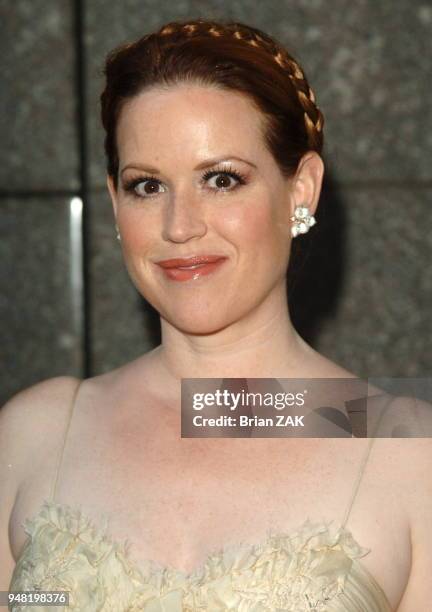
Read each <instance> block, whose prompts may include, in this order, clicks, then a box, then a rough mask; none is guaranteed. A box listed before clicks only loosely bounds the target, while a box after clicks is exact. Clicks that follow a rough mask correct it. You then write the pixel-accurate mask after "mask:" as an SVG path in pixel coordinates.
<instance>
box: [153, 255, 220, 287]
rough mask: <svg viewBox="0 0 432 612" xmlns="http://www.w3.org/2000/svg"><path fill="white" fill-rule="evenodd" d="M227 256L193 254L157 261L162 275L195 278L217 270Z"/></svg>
mask: <svg viewBox="0 0 432 612" xmlns="http://www.w3.org/2000/svg"><path fill="white" fill-rule="evenodd" d="M226 259H227V258H226V257H224V256H223V255H193V256H192V257H187V258H183V257H176V258H174V259H165V260H162V261H157V262H156V263H157V265H158V266H160V267H161V268H162V269H163V272H164V275H165V276H166V277H167V278H169V279H171V280H176V281H187V280H191V279H193V280H196V279H198V278H201V277H202V276H207V275H209V274H211V273H212V272H214V271H215V270H217V269H218V268H219V267H220V266H221V265H222V264H223V262H224V261H225V260H226Z"/></svg>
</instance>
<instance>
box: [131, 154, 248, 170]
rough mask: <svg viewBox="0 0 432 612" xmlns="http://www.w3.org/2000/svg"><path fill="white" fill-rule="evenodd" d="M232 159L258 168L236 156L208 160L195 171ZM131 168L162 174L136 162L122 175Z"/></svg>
mask: <svg viewBox="0 0 432 612" xmlns="http://www.w3.org/2000/svg"><path fill="white" fill-rule="evenodd" d="M230 159H236V160H238V161H241V162H244V163H245V164H249V166H253V167H254V168H256V165H255V164H253V163H252V162H250V161H248V160H247V159H243V158H242V157H238V156H236V155H227V156H224V157H216V158H213V159H206V160H205V161H203V162H201V163H200V164H198V166H195V168H194V170H203V169H204V168H208V167H209V166H215V165H216V164H220V163H221V162H224V161H229V160H230ZM129 168H132V169H135V170H145V171H146V172H151V173H152V174H160V170H159V169H158V168H152V167H150V166H145V165H143V164H138V163H134V162H132V163H131V164H127V166H125V167H124V168H122V170H121V172H120V174H123V172H124V171H125V170H128V169H129Z"/></svg>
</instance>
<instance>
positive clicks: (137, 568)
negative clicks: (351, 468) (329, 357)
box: [9, 384, 392, 612]
mask: <svg viewBox="0 0 432 612" xmlns="http://www.w3.org/2000/svg"><path fill="white" fill-rule="evenodd" d="M79 386H80V384H78V385H77V388H76V392H75V397H74V401H73V402H72V403H71V408H70V412H69V419H68V424H67V427H66V431H65V434H64V438H63V445H62V449H61V452H60V457H59V459H58V461H57V466H56V473H55V478H54V479H53V483H52V485H51V494H50V497H49V499H46V500H45V501H44V502H43V504H42V506H41V508H40V509H39V511H38V512H37V513H36V515H35V516H33V517H32V518H30V519H29V518H28V519H26V520H25V522H24V524H23V525H22V526H23V528H24V530H25V532H26V533H27V536H28V537H27V540H26V542H25V545H24V547H23V550H22V552H21V555H20V558H19V559H18V561H17V564H16V566H15V569H14V572H13V575H12V579H11V583H10V585H9V591H27V590H28V591H30V590H43V591H69V606H38V607H33V606H25V605H22V604H18V603H14V604H10V606H9V610H13V611H15V612H19V611H21V610H28V611H30V612H31V611H36V610H37V612H42V611H44V612H54V611H55V610H62V611H64V612H71V611H73V612H78V611H79V612H139V611H140V612H141V611H143V612H181V611H184V612H203V611H204V610H206V611H209V612H220V611H225V610H236V611H238V612H282V611H283V612H288V611H289V612H306V611H308V612H309V611H310V610H315V611H319V612H323V611H326V612H392V609H391V606H390V603H389V601H388V599H387V598H386V595H385V593H384V591H383V590H382V589H381V587H380V586H379V585H378V583H377V582H376V580H375V579H374V578H373V576H372V575H371V574H370V573H369V572H368V571H367V570H366V568H365V567H363V565H362V564H361V561H359V559H360V558H361V557H363V556H365V555H366V554H368V552H370V549H367V548H363V547H361V546H360V545H359V544H357V542H356V541H355V540H354V538H353V537H352V535H351V532H350V531H349V530H347V529H346V523H347V520H348V517H349V514H350V511H351V508H352V506H353V501H354V498H355V496H356V493H357V490H358V487H359V484H360V481H361V477H362V474H363V472H364V468H365V465H366V463H367V460H368V457H369V454H370V450H371V447H372V444H373V441H374V439H375V438H374V437H371V438H370V440H369V443H368V445H367V449H366V452H365V453H364V455H363V458H362V461H361V465H360V468H359V470H358V473H357V477H356V481H355V485H354V487H353V491H352V493H351V498H350V502H349V504H348V506H347V509H346V511H345V515H344V516H345V518H344V520H343V521H342V523H341V524H340V525H339V526H338V525H335V524H333V521H330V522H329V523H326V522H320V523H312V522H311V521H310V520H309V519H307V520H306V521H305V522H304V523H303V524H302V525H301V526H300V527H299V528H298V529H297V530H295V531H293V532H291V533H288V534H287V533H272V532H270V531H269V532H268V533H267V536H266V538H265V540H264V541H262V542H260V543H257V544H246V543H244V542H240V543H238V544H235V545H232V546H229V547H221V548H220V549H219V550H218V551H215V552H214V553H213V554H211V555H209V556H208V557H207V559H206V560H205V562H204V563H203V564H202V565H201V566H200V567H199V568H198V569H196V570H195V571H193V572H191V573H188V574H187V573H184V572H182V571H180V570H177V569H175V568H173V567H169V566H161V565H159V564H157V563H155V562H153V561H147V562H145V563H140V564H138V563H136V562H134V561H133V560H132V559H131V558H130V555H129V548H128V547H129V543H128V541H127V540H125V541H124V542H116V541H114V540H113V539H112V538H111V536H110V535H109V533H108V529H107V521H105V522H104V524H101V525H95V524H94V523H93V522H92V521H91V520H90V519H89V518H88V517H87V516H86V514H85V513H84V512H83V511H82V510H81V508H73V507H71V506H69V505H67V504H60V503H57V502H56V501H54V500H55V491H56V485H57V480H58V474H59V470H60V465H61V460H62V457H63V451H64V447H65V444H66V438H67V433H68V431H69V428H70V424H71V420H72V414H73V411H74V406H75V404H76V396H77V394H78V388H79Z"/></svg>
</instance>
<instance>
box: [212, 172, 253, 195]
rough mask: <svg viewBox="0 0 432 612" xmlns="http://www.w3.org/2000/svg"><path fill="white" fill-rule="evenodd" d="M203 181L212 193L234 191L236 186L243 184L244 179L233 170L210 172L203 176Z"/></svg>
mask: <svg viewBox="0 0 432 612" xmlns="http://www.w3.org/2000/svg"><path fill="white" fill-rule="evenodd" d="M212 179H215V180H214V181H212ZM203 180H204V181H207V182H208V183H209V185H210V187H211V189H213V190H214V191H234V189H236V187H237V186H238V185H244V184H245V177H244V176H243V175H241V174H239V173H238V172H235V171H233V170H231V171H229V170H225V171H224V170H210V171H209V172H206V173H205V174H204V176H203Z"/></svg>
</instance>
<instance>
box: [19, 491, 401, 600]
mask: <svg viewBox="0 0 432 612" xmlns="http://www.w3.org/2000/svg"><path fill="white" fill-rule="evenodd" d="M25 531H26V533H27V534H28V539H27V542H26V545H25V547H24V549H23V551H22V554H21V556H20V558H19V560H18V563H17V565H16V567H15V571H14V573H13V576H12V581H11V584H10V587H9V590H10V591H18V590H33V589H40V590H52V591H69V593H70V595H69V607H66V606H63V607H61V606H58V607H52V606H50V607H48V606H46V607H38V608H33V607H26V606H22V605H17V604H15V605H13V607H10V608H9V609H10V610H14V611H16V612H18V611H20V610H29V611H30V610H35V609H37V610H38V611H40V610H43V611H46V612H52V611H53V610H64V611H65V612H66V611H67V610H73V611H80V612H96V611H101V612H108V611H109V612H126V611H128V612H139V611H143V612H181V611H184V612H198V611H200V612H201V611H204V610H206V611H215V612H216V611H222V610H237V611H238V612H264V611H266V612H267V611H268V612H270V611H271V612H279V611H282V610H283V611H290V612H306V611H308V612H309V611H310V610H316V611H320V612H322V611H324V610H325V611H328V612H391V610H392V609H391V606H390V604H389V602H388V600H387V598H386V596H385V594H384V592H383V590H382V589H381V587H380V586H379V585H378V583H377V582H376V581H375V579H374V578H373V576H372V575H371V574H370V573H369V572H368V571H367V570H366V569H365V568H364V567H363V566H362V564H361V562H360V561H359V559H360V558H361V557H363V556H364V555H366V554H367V553H368V552H369V549H366V548H362V547H361V546H359V545H358V544H357V543H356V541H355V540H354V539H353V537H352V536H351V533H350V532H349V531H348V530H346V529H345V528H343V527H339V528H337V527H336V526H332V524H331V523H327V524H325V523H323V524H318V523H316V524H314V523H311V522H310V521H309V519H308V520H306V522H305V523H304V524H303V525H302V526H301V527H300V528H299V529H298V530H296V531H295V532H293V533H291V534H289V535H285V534H278V533H273V534H272V533H269V534H268V536H267V538H266V539H265V541H264V542H262V543H259V544H255V545H250V544H244V543H241V544H238V545H235V546H231V547H226V548H221V549H220V550H219V551H217V552H215V553H214V554H212V555H209V556H208V558H207V560H206V561H205V563H204V564H203V565H202V566H201V567H200V568H199V569H197V570H196V571H194V572H192V573H190V574H185V573H183V572H181V571H179V570H176V569H174V568H171V567H161V566H159V565H158V564H156V563H154V562H152V561H148V562H147V564H145V565H143V566H142V567H138V566H137V565H136V564H135V563H133V562H132V561H131V560H130V559H129V556H128V544H127V541H125V542H124V543H121V544H120V543H117V542H113V541H112V539H111V538H110V537H109V535H107V533H106V526H105V527H104V528H102V527H100V528H98V527H96V526H95V525H94V524H93V523H92V522H91V520H90V519H88V518H87V517H86V516H85V515H84V514H83V513H82V511H81V510H78V509H73V508H71V507H70V506H67V505H65V504H63V505H62V504H57V503H55V502H53V501H48V500H46V501H45V502H44V504H43V506H42V508H41V510H40V512H39V513H38V514H37V515H36V516H35V517H33V518H32V519H31V520H29V519H27V520H26V521H25Z"/></svg>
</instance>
